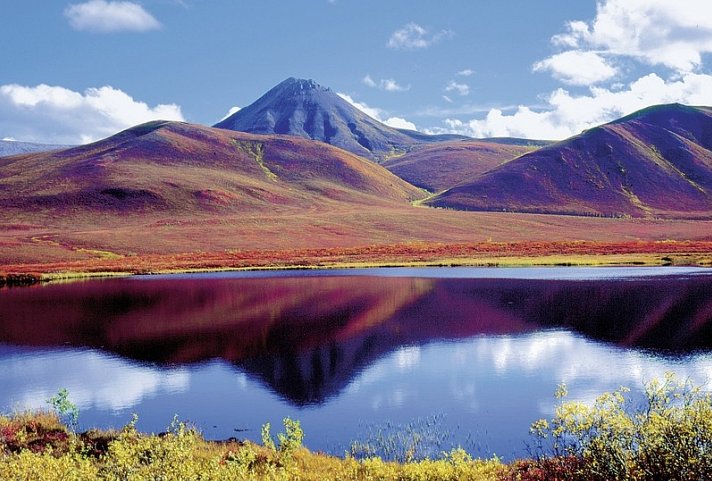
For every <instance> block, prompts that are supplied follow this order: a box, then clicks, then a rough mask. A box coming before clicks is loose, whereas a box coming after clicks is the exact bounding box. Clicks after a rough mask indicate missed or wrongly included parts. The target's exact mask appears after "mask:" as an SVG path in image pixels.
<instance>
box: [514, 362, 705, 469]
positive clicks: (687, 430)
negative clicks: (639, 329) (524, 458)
mask: <svg viewBox="0 0 712 481" xmlns="http://www.w3.org/2000/svg"><path fill="white" fill-rule="evenodd" d="M566 394H567V393H566V391H565V388H564V387H562V388H561V389H560V390H559V392H558V396H559V397H560V398H561V399H562V401H561V403H560V404H559V406H558V407H557V408H556V412H555V414H554V417H553V418H552V419H551V420H546V419H540V420H538V421H536V422H535V423H534V424H532V427H531V431H532V433H533V434H534V435H535V437H536V438H537V440H538V444H537V445H538V449H539V455H540V458H539V459H538V460H532V461H530V462H524V463H519V464H518V465H515V466H514V467H515V469H514V471H517V472H518V473H519V476H520V477H510V478H509V479H522V480H524V479H526V480H530V479H531V480H536V479H567V480H569V479H570V480H581V481H610V480H616V481H659V480H680V481H683V480H702V479H712V398H711V397H710V394H708V393H704V392H703V391H702V390H701V389H700V388H699V387H696V386H693V385H691V384H690V383H689V382H678V381H677V380H676V379H675V377H674V376H673V375H667V376H666V377H665V379H664V380H662V381H658V380H653V381H651V382H649V383H647V384H646V385H645V401H644V403H643V404H642V405H640V406H637V407H634V406H633V404H632V402H631V400H630V399H629V396H628V390H627V389H624V388H621V389H620V390H618V391H615V392H612V393H604V394H602V395H601V396H599V397H598V398H597V399H596V402H595V403H594V404H593V405H592V406H589V405H586V404H584V403H580V402H571V401H564V400H563V399H564V398H565V397H566ZM566 470H568V471H569V472H568V473H567V474H566V475H565V476H564V477H563V478H562V477H561V476H563V472H565V471H566ZM539 475H541V476H542V478H539V477H537V476H539ZM512 476H514V474H512Z"/></svg>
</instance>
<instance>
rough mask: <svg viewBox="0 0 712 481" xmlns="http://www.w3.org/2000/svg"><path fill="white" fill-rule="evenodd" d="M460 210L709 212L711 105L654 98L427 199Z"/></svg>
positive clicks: (711, 198) (636, 214)
mask: <svg viewBox="0 0 712 481" xmlns="http://www.w3.org/2000/svg"><path fill="white" fill-rule="evenodd" d="M427 203H428V204H429V205H432V206H437V207H449V208H455V209H464V210H493V211H502V210H506V211H517V212H536V213H559V214H574V215H602V216H632V217H652V216H663V217H688V216H692V217H709V216H710V215H712V110H710V109H709V108H706V107H687V106H683V105H679V104H672V105H659V106H654V107H649V108H647V109H644V110H641V111H639V112H636V113H634V114H632V115H629V116H627V117H624V118H622V119H619V120H617V121H614V122H611V123H609V124H605V125H602V126H600V127H596V128H594V129H590V130H588V131H585V132H583V133H582V134H580V135H577V136H575V137H572V138H570V139H567V140H564V141H562V142H558V143H556V144H553V145H550V146H548V147H544V148H541V149H539V150H537V151H535V152H532V153H529V154H526V155H523V156H521V157H519V158H518V159H516V160H514V161H512V162H509V163H507V164H505V165H503V166H501V167H499V168H497V169H494V170H492V171H490V172H487V173H486V174H483V175H482V176H480V177H479V178H477V179H475V180H474V181H472V182H468V183H465V184H461V185H458V186H456V187H454V188H452V189H450V190H448V191H446V192H444V193H442V194H441V195H439V196H436V197H434V198H432V199H430V200H429V201H428V202H427Z"/></svg>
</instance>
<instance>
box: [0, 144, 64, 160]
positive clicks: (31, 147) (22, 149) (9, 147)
mask: <svg viewBox="0 0 712 481" xmlns="http://www.w3.org/2000/svg"><path fill="white" fill-rule="evenodd" d="M69 147H71V146H70V145H53V144H38V143H34V142H16V141H14V140H0V157H6V156H8V155H18V154H30V153H33V152H47V151H50V150H60V149H68V148H69Z"/></svg>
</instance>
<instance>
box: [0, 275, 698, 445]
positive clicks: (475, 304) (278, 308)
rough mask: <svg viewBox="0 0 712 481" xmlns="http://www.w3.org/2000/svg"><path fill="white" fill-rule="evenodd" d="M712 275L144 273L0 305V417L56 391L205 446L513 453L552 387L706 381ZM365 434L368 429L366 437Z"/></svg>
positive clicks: (37, 292) (546, 411)
mask: <svg viewBox="0 0 712 481" xmlns="http://www.w3.org/2000/svg"><path fill="white" fill-rule="evenodd" d="M711 348H712V271H710V270H705V269H696V268H675V267H665V268H526V269H516V268H513V269H485V268H425V269H405V268H396V269H361V270H328V271H278V272H238V273H219V274H192V275H171V276H145V277H131V278H120V279H105V280H92V281H86V282H76V283H67V284H49V285H42V286H35V287H28V288H16V289H2V290H0V411H4V412H8V411H12V410H19V409H27V408H44V407H47V404H46V400H47V399H48V398H49V397H51V396H52V395H53V394H55V393H56V392H57V391H58V390H59V389H60V388H67V389H68V390H69V393H70V399H71V400H73V401H74V402H75V403H76V404H77V405H78V406H79V407H80V410H81V413H80V429H82V428H89V427H112V426H113V427H120V426H122V425H124V424H126V423H127V422H128V421H129V420H130V419H131V414H132V413H137V414H138V416H139V422H138V427H139V429H141V430H145V431H153V432H160V431H164V430H165V429H166V426H167V425H168V424H169V423H170V422H171V420H172V418H173V416H174V414H177V415H178V417H179V418H180V419H183V420H187V421H189V422H191V423H193V424H194V425H195V426H197V427H198V428H199V429H200V430H201V431H202V432H203V433H204V434H205V436H206V437H208V438H210V439H225V438H229V437H237V438H249V439H254V440H259V437H260V427H261V425H262V424H263V423H265V422H270V423H271V424H272V427H273V432H274V431H279V430H280V428H281V419H282V418H284V417H287V416H289V417H291V418H293V419H298V420H300V421H301V423H302V427H303V428H304V431H305V435H306V436H305V444H306V445H307V446H308V447H310V448H311V449H314V450H321V451H326V452H330V453H334V454H343V453H344V451H345V450H347V449H349V446H350V444H351V442H352V441H356V440H361V441H366V440H368V439H369V438H374V437H377V436H380V438H381V439H383V438H384V437H386V438H387V437H389V436H395V435H399V434H400V435H407V434H403V433H408V432H409V430H411V431H413V430H415V431H417V432H420V433H423V434H424V435H425V437H426V438H427V440H428V443H429V444H428V446H429V448H428V447H427V446H426V447H424V449H430V450H431V451H432V452H433V453H437V452H439V451H440V450H447V449H450V447H452V446H457V445H461V446H463V447H465V448H466V449H467V450H468V451H470V452H471V453H473V454H474V455H477V456H490V455H492V454H497V455H499V456H502V457H504V458H505V459H512V458H514V457H517V456H525V455H527V454H528V453H527V442H528V441H529V440H530V439H529V435H528V428H529V425H530V423H531V422H533V421H535V420H536V419H538V418H541V417H545V416H551V415H552V413H553V411H554V408H555V405H556V400H555V399H554V396H553V393H554V391H555V389H556V387H557V385H558V384H559V383H560V382H562V381H563V382H565V383H566V384H567V385H568V388H569V392H570V397H571V398H572V399H580V400H592V399H594V398H595V396H596V395H598V394H600V393H601V392H603V391H606V390H614V389H617V388H618V387H619V386H621V385H623V386H628V387H630V388H632V389H633V391H634V394H633V395H634V396H635V393H639V392H640V390H641V388H642V383H643V382H644V381H647V380H650V379H652V378H654V377H658V378H659V377H662V375H663V374H664V373H665V372H668V371H673V372H675V373H677V374H678V375H679V376H680V377H681V378H683V379H684V378H690V379H692V380H693V381H694V382H697V383H705V382H708V381H709V380H710V379H712V350H711ZM378 433H380V434H378Z"/></svg>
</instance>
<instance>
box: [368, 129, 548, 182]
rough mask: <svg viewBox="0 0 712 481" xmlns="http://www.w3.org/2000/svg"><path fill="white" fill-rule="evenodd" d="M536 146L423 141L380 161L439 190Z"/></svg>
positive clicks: (466, 179) (396, 172) (400, 175)
mask: <svg viewBox="0 0 712 481" xmlns="http://www.w3.org/2000/svg"><path fill="white" fill-rule="evenodd" d="M535 148H536V147H532V146H523V145H512V144H499V143H495V142H488V141H481V140H454V141H448V142H438V143H433V144H423V145H419V146H416V147H414V148H413V149H412V150H411V151H410V152H408V153H407V154H405V155H403V156H401V157H396V158H392V159H388V160H386V161H385V162H383V163H382V164H381V165H383V166H384V167H385V168H387V169H388V170H390V171H391V172H393V173H394V174H396V175H397V176H398V177H400V178H401V179H404V180H407V181H408V182H410V183H411V184H413V185H415V186H418V187H422V188H423V189H427V190H429V191H431V192H439V191H442V190H445V189H449V188H451V187H454V186H456V185H458V184H461V183H463V182H467V181H472V180H474V179H476V178H477V177H478V176H479V175H480V174H482V173H484V172H487V171H489V170H491V169H493V168H495V167H498V166H499V165H501V164H503V163H505V162H509V161H510V160H512V159H514V158H516V157H518V156H520V155H522V154H525V153H527V152H531V151H532V150H534V149H535Z"/></svg>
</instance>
